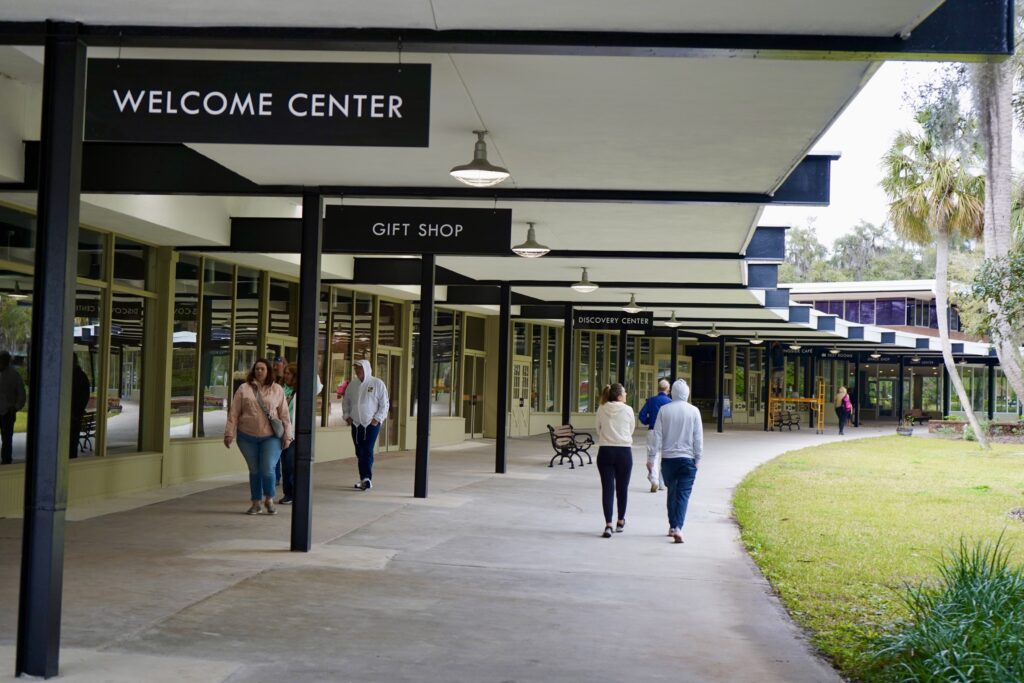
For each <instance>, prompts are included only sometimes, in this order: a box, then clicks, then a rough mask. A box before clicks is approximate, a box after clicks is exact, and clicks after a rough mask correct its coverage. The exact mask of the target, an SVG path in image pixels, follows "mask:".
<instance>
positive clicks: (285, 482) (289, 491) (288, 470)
mask: <svg viewBox="0 0 1024 683" xmlns="http://www.w3.org/2000/svg"><path fill="white" fill-rule="evenodd" d="M281 488H282V489H284V495H285V498H294V497H295V442H294V441H292V442H291V444H289V445H288V448H286V449H284V450H283V451H281Z"/></svg>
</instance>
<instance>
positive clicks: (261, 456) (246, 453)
mask: <svg viewBox="0 0 1024 683" xmlns="http://www.w3.org/2000/svg"><path fill="white" fill-rule="evenodd" d="M238 448H239V449H240V450H241V451H242V457H244V458H245V464H246V465H248V466H249V500H262V499H264V498H273V497H274V495H275V493H276V490H275V480H276V478H277V477H276V475H275V473H274V469H275V468H276V467H277V463H278V461H279V460H280V459H281V439H280V438H278V437H276V436H274V435H270V436H252V435H250V434H246V433H245V432H242V431H239V432H238Z"/></svg>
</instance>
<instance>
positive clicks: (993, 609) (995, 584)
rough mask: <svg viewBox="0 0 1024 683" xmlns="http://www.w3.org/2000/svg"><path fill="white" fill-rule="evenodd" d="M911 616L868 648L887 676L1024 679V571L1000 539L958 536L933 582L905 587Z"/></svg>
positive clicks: (977, 681)
mask: <svg viewBox="0 0 1024 683" xmlns="http://www.w3.org/2000/svg"><path fill="white" fill-rule="evenodd" d="M904 601H905V603H906V606H907V607H908V609H909V611H910V618H909V619H908V620H907V621H905V622H900V623H899V624H897V625H896V627H895V628H894V629H893V630H892V632H890V633H889V634H887V635H884V636H882V637H881V638H880V639H879V640H878V643H877V647H876V649H875V651H874V652H873V658H874V662H875V664H876V665H877V666H878V669H877V672H878V678H879V679H880V680H889V681H972V682H975V683H982V682H992V683H995V682H996V681H1000V682H1003V681H1024V632H1022V629H1021V624H1022V623H1024V568H1022V567H1011V566H1010V564H1009V551H1008V550H1006V548H1005V547H1004V546H1003V539H1002V536H1000V538H999V539H998V540H997V541H996V542H995V543H979V544H977V545H975V546H974V547H972V548H969V547H968V546H967V544H966V543H965V542H964V541H963V540H961V541H960V547H959V549H958V550H955V551H950V552H949V553H948V554H947V555H946V556H945V557H944V558H943V559H942V560H941V561H940V563H939V580H938V582H937V584H935V585H927V584H924V585H921V586H918V587H910V588H908V589H907V592H906V594H905V596H904Z"/></svg>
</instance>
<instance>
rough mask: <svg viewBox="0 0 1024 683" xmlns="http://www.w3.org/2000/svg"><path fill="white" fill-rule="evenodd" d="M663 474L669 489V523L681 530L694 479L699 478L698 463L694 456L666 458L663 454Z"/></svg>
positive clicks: (670, 526)
mask: <svg viewBox="0 0 1024 683" xmlns="http://www.w3.org/2000/svg"><path fill="white" fill-rule="evenodd" d="M661 476H662V477H664V479H665V487H666V488H667V489H668V525H669V528H671V529H676V530H677V531H681V530H682V528H683V522H684V521H686V507H687V505H689V503H690V491H692V490H693V480H694V479H696V478H697V463H696V462H694V460H693V458H666V457H665V456H664V454H662V458H661Z"/></svg>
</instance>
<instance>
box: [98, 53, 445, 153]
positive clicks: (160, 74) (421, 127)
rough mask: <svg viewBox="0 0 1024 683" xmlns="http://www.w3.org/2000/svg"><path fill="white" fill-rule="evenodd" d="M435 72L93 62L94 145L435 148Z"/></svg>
mask: <svg viewBox="0 0 1024 683" xmlns="http://www.w3.org/2000/svg"><path fill="white" fill-rule="evenodd" d="M429 129H430V65H429V64H402V65H401V66H399V65H397V64H360V63H330V62H227V61H194V60H155V59H91V60H89V66H88V75H87V80H86V119H85V137H86V139H87V140H102V141H114V142H211V143H213V142H220V143H244V144H257V145H268V144H269V145H347V146H375V147H428V146H429V143H430V140H429Z"/></svg>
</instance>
